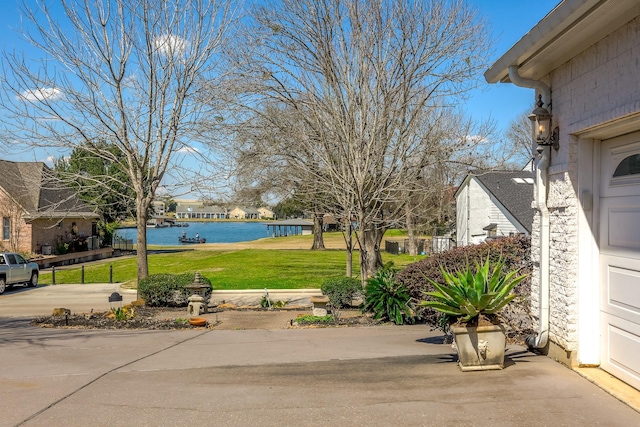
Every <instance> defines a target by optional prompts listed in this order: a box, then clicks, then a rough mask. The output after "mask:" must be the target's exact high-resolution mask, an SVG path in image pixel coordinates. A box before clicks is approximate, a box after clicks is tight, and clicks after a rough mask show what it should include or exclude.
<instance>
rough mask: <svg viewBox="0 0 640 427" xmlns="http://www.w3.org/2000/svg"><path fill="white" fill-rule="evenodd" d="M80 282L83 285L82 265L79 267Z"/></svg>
mask: <svg viewBox="0 0 640 427" xmlns="http://www.w3.org/2000/svg"><path fill="white" fill-rule="evenodd" d="M80 284H81V285H84V265H83V266H82V267H80Z"/></svg>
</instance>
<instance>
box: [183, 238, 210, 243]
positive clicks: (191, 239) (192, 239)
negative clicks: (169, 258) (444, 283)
mask: <svg viewBox="0 0 640 427" xmlns="http://www.w3.org/2000/svg"><path fill="white" fill-rule="evenodd" d="M178 242H180V243H207V239H205V238H204V237H201V238H198V239H197V238H195V237H178Z"/></svg>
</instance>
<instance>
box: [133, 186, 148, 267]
mask: <svg viewBox="0 0 640 427" xmlns="http://www.w3.org/2000/svg"><path fill="white" fill-rule="evenodd" d="M136 209H137V211H138V216H137V217H136V228H137V229H138V237H137V239H136V260H137V264H138V280H140V279H144V278H145V277H147V276H149V263H148V262H147V214H146V212H147V211H148V210H149V203H148V202H147V201H146V199H140V198H139V197H137V198H136Z"/></svg>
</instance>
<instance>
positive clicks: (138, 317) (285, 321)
mask: <svg viewBox="0 0 640 427" xmlns="http://www.w3.org/2000/svg"><path fill="white" fill-rule="evenodd" d="M310 315H311V310H310V309H309V308H307V307H297V308H294V307H287V308H283V309H272V310H269V309H263V308H259V307H248V306H246V307H239V308H236V309H234V308H212V309H210V311H209V313H207V314H203V315H201V316H199V317H205V318H206V319H207V325H206V326H200V327H195V326H192V325H190V324H189V316H188V314H187V311H186V308H183V307H181V308H167V307H138V308H136V309H135V315H134V316H133V317H132V318H129V319H121V320H118V319H115V318H114V316H113V315H112V314H111V312H102V313H73V314H68V315H66V316H44V317H37V318H35V319H33V320H32V321H31V324H32V325H34V326H37V327H42V328H67V329H146V330H177V329H194V328H200V329H204V328H209V329H221V330H222V329H224V330H243V329H289V328H327V327H349V326H373V325H379V324H380V322H378V321H375V320H373V319H371V318H370V317H369V316H366V315H363V314H361V313H360V311H359V310H342V312H341V317H340V320H338V321H331V322H327V321H317V322H313V321H311V322H309V321H305V322H304V323H302V322H301V323H300V324H298V322H297V320H296V319H298V318H299V317H301V316H304V317H308V316H310Z"/></svg>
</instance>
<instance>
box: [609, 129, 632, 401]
mask: <svg viewBox="0 0 640 427" xmlns="http://www.w3.org/2000/svg"><path fill="white" fill-rule="evenodd" d="M601 154H602V157H601V159H602V169H601V176H602V179H601V181H600V182H601V183H602V184H601V188H600V197H601V198H600V271H601V272H602V273H601V281H600V283H601V299H600V301H601V304H600V310H601V326H602V340H603V341H602V346H601V347H602V358H601V366H602V368H603V369H605V370H607V371H609V372H610V373H611V374H613V375H615V376H617V377H619V378H620V379H622V380H623V381H626V382H627V383H629V384H630V385H632V386H634V387H635V388H638V389H640V133H634V134H630V135H625V136H622V137H618V138H614V139H610V140H607V141H603V143H602V153H601Z"/></svg>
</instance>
